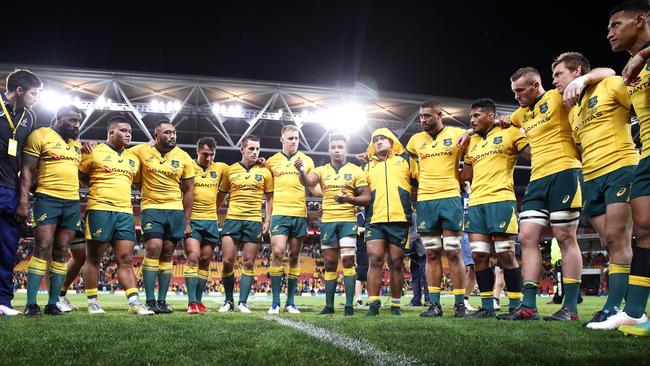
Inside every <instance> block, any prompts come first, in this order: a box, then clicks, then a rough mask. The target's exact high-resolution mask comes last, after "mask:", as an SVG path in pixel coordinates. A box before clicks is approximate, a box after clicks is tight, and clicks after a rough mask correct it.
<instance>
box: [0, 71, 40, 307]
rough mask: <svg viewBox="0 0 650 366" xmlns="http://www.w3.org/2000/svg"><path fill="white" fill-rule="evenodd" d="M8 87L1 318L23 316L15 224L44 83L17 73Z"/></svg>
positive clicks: (3, 132) (0, 209)
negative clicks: (18, 302)
mask: <svg viewBox="0 0 650 366" xmlns="http://www.w3.org/2000/svg"><path fill="white" fill-rule="evenodd" d="M5 85H6V87H7V90H6V91H5V92H4V93H0V96H1V97H2V101H0V103H1V104H2V110H1V111H2V114H1V115H0V315H3V316H16V315H21V314H22V313H21V312H20V311H18V310H15V309H14V308H13V307H12V306H11V300H12V299H13V297H14V279H13V271H14V266H15V264H16V251H17V250H18V243H19V242H20V224H21V223H20V222H19V221H18V220H16V208H17V207H18V200H19V196H18V195H19V192H18V187H19V178H18V172H19V171H20V160H21V153H22V151H23V146H24V144H25V140H26V139H27V135H29V134H30V133H31V132H32V131H33V130H34V126H35V125H36V114H35V113H34V112H32V110H31V107H32V106H33V105H34V103H36V100H37V98H38V93H39V91H40V90H41V87H42V83H41V80H40V79H39V78H38V77H37V76H36V75H34V74H33V73H31V72H30V71H28V70H20V69H16V70H14V71H13V72H12V73H10V74H9V75H8V76H7V79H6V84H5Z"/></svg>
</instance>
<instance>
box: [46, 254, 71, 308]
mask: <svg viewBox="0 0 650 366" xmlns="http://www.w3.org/2000/svg"><path fill="white" fill-rule="evenodd" d="M67 270H68V266H67V265H66V263H65V262H56V261H54V260H53V261H52V263H50V290H49V291H48V299H47V304H48V305H52V304H56V302H57V301H59V293H60V292H61V286H63V282H65V273H66V271H67Z"/></svg>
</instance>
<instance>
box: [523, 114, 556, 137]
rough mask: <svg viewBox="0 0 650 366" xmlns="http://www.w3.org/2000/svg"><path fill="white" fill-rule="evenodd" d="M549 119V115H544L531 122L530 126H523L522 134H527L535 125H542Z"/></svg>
mask: <svg viewBox="0 0 650 366" xmlns="http://www.w3.org/2000/svg"><path fill="white" fill-rule="evenodd" d="M550 120H551V116H545V117H544V118H542V119H540V120H539V121H537V122H535V123H533V124H531V125H530V126H526V127H524V134H526V135H528V132H530V131H531V130H533V129H535V128H536V127H539V126H541V125H543V124H544V123H546V122H548V121H550Z"/></svg>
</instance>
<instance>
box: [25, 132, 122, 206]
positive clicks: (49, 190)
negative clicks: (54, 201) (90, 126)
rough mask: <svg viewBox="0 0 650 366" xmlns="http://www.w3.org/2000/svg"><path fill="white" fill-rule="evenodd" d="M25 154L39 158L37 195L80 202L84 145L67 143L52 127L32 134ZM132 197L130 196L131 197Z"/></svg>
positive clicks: (28, 139)
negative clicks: (80, 172) (80, 179)
mask: <svg viewBox="0 0 650 366" xmlns="http://www.w3.org/2000/svg"><path fill="white" fill-rule="evenodd" d="M23 153H25V154H27V155H30V156H33V157H35V158H38V159H39V160H38V180H37V183H36V192H37V193H42V194H46V195H48V196H52V197H56V198H61V199H66V200H79V175H78V173H77V172H78V170H79V164H80V163H81V144H80V143H79V141H78V140H68V141H66V140H64V139H63V137H61V135H59V134H58V133H57V132H56V131H54V130H53V129H52V128H50V127H44V128H39V129H37V130H35V131H34V132H32V133H31V134H29V136H28V137H27V141H26V142H25V147H24V148H23ZM129 196H130V195H129Z"/></svg>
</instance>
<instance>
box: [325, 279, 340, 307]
mask: <svg viewBox="0 0 650 366" xmlns="http://www.w3.org/2000/svg"><path fill="white" fill-rule="evenodd" d="M337 282H338V281H336V280H327V281H325V306H327V307H328V308H334V295H336V285H337Z"/></svg>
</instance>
